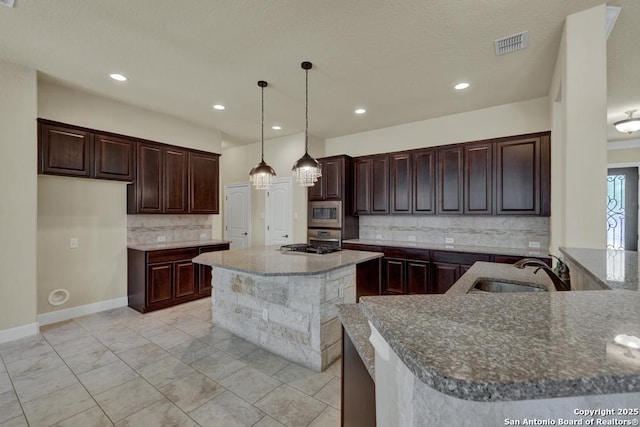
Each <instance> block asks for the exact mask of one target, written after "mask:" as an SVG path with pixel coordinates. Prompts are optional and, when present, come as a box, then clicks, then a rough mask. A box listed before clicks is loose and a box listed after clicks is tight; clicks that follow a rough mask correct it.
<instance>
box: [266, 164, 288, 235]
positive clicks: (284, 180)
mask: <svg viewBox="0 0 640 427" xmlns="http://www.w3.org/2000/svg"><path fill="white" fill-rule="evenodd" d="M271 184H289V200H288V201H287V203H288V205H289V206H290V207H291V221H290V223H289V230H288V231H287V233H288V234H289V236H291V241H293V178H292V177H290V176H285V177H282V178H274V179H272V180H271ZM268 191H269V190H267V191H265V192H264V244H265V245H269V244H270V243H271V242H270V241H268V240H269V230H267V227H268V226H269V222H270V221H269V220H270V219H271V218H269V209H268V203H269V197H268V196H267V193H268Z"/></svg>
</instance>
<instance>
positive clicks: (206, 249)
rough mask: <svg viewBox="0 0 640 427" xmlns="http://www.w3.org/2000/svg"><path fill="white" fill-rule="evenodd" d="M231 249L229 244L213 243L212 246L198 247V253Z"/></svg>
mask: <svg viewBox="0 0 640 427" xmlns="http://www.w3.org/2000/svg"><path fill="white" fill-rule="evenodd" d="M228 249H229V244H228V243H225V244H221V245H211V246H200V247H199V248H198V253H199V254H203V253H205V252H217V251H226V250H228Z"/></svg>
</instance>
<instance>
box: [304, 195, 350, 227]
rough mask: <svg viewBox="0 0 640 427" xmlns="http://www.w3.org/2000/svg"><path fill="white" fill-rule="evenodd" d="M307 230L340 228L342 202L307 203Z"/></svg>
mask: <svg viewBox="0 0 640 427" xmlns="http://www.w3.org/2000/svg"><path fill="white" fill-rule="evenodd" d="M307 226H308V227H309V228H315V227H322V228H341V227H342V202H341V201H324V202H309V222H308V224H307Z"/></svg>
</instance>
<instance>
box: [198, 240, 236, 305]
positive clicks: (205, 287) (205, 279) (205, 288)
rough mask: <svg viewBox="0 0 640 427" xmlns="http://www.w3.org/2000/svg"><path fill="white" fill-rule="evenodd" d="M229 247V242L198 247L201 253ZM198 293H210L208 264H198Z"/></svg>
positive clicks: (223, 249) (209, 268)
mask: <svg viewBox="0 0 640 427" xmlns="http://www.w3.org/2000/svg"><path fill="white" fill-rule="evenodd" d="M228 249H229V244H228V243H225V244H222V245H217V246H204V247H201V248H199V249H198V253H199V254H203V253H205V252H216V251H225V250H228ZM198 273H199V274H198V294H200V295H206V296H209V295H211V288H212V286H211V276H212V275H211V266H208V265H202V264H201V265H200V266H199V271H198Z"/></svg>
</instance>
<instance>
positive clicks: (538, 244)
mask: <svg viewBox="0 0 640 427" xmlns="http://www.w3.org/2000/svg"><path fill="white" fill-rule="evenodd" d="M529 247H530V248H536V249H540V242H529Z"/></svg>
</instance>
